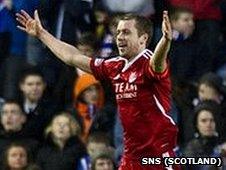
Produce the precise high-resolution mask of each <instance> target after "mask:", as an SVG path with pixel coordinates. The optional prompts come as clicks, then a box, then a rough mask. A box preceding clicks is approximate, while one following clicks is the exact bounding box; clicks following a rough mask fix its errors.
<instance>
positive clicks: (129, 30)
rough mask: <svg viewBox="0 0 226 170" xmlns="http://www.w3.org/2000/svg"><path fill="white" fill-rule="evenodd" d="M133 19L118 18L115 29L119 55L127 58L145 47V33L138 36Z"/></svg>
mask: <svg viewBox="0 0 226 170" xmlns="http://www.w3.org/2000/svg"><path fill="white" fill-rule="evenodd" d="M135 25H136V21H135V20H120V21H119V23H118V27H117V31H116V44H117V47H118V51H119V55H120V56H122V57H125V58H127V59H129V58H132V57H135V56H136V55H137V54H139V53H140V52H141V51H142V50H143V49H145V47H146V41H147V35H146V34H144V35H142V36H140V37H139V36H138V30H137V28H136V26H135Z"/></svg>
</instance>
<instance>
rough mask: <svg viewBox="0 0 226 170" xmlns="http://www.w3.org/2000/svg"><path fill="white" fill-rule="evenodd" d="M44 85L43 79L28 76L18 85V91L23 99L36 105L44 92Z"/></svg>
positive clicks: (36, 76)
mask: <svg viewBox="0 0 226 170" xmlns="http://www.w3.org/2000/svg"><path fill="white" fill-rule="evenodd" d="M45 87H46V85H45V83H44V81H43V78H42V77H41V76H38V75H29V76H27V77H26V78H25V80H24V82H22V83H21V84H20V89H21V91H22V92H23V94H24V96H25V98H26V99H27V100H29V101H30V102H32V103H36V102H38V101H39V99H40V98H41V97H42V96H43V92H44V90H45Z"/></svg>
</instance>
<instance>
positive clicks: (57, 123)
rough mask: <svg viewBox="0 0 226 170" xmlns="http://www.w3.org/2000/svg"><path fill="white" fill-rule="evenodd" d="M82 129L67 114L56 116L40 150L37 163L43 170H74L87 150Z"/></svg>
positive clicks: (47, 130) (62, 113)
mask: <svg viewBox="0 0 226 170" xmlns="http://www.w3.org/2000/svg"><path fill="white" fill-rule="evenodd" d="M79 135H80V127H79V124H78V122H77V121H76V120H75V119H74V118H73V116H72V115H71V114H69V113H67V112H60V114H58V115H56V116H55V117H54V118H53V120H52V122H51V123H50V125H49V127H48V128H47V129H46V142H45V144H44V145H43V147H42V148H41V149H40V150H39V153H38V157H37V163H38V164H39V165H40V167H41V168H42V170H74V169H75V167H77V164H78V162H79V160H80V158H81V157H83V156H84V155H85V154H86V149H85V146H84V145H83V143H82V142H81V140H80V138H79Z"/></svg>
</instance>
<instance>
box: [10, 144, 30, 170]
mask: <svg viewBox="0 0 226 170" xmlns="http://www.w3.org/2000/svg"><path fill="white" fill-rule="evenodd" d="M7 161H8V164H9V167H10V169H24V168H25V167H26V166H27V153H26V151H25V150H24V148H22V147H19V146H18V147H16V146H15V147H12V148H11V149H9V151H8V159H7Z"/></svg>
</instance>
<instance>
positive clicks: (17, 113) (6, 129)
mask: <svg viewBox="0 0 226 170" xmlns="http://www.w3.org/2000/svg"><path fill="white" fill-rule="evenodd" d="M25 122H26V115H25V114H24V113H23V111H22V109H21V107H20V105H19V103H18V102H17V101H15V100H6V101H5V103H4V104H3V107H2V111H1V126H2V129H1V131H0V153H1V154H3V153H4V151H5V149H6V147H7V146H9V145H11V144H12V143H15V142H19V143H21V144H24V145H25V146H26V147H27V148H29V150H30V151H31V154H32V156H33V157H35V156H36V154H37V150H38V146H39V144H38V142H37V141H36V140H34V139H32V138H31V137H30V136H29V135H28V134H27V133H26V130H25V129H24V124H25ZM0 160H1V165H2V163H3V162H2V161H3V155H1V158H0Z"/></svg>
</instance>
